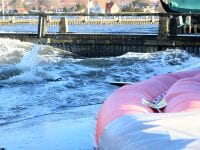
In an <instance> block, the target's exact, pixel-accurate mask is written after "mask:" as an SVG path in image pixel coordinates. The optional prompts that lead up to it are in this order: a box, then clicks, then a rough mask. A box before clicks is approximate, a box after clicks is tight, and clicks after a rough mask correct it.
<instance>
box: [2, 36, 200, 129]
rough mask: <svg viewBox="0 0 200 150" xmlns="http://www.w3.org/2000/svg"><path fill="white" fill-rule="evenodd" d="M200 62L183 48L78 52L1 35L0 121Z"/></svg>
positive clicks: (62, 106) (100, 95)
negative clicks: (93, 55) (120, 52)
mask: <svg viewBox="0 0 200 150" xmlns="http://www.w3.org/2000/svg"><path fill="white" fill-rule="evenodd" d="M196 67H200V59H199V58H198V57H195V56H191V55H190V54H188V53H187V52H185V51H184V50H170V49H168V50H167V51H165V52H158V53H146V54H142V53H127V54H125V55H123V56H120V57H110V58H85V59H83V58H78V57H76V56H75V55H73V54H71V53H70V52H66V51H63V50H60V49H55V48H52V47H50V46H44V45H37V44H32V43H25V42H20V41H18V40H11V39H0V125H5V124H8V123H12V122H15V121H20V120H23V119H27V118H34V117H35V116H42V115H45V114H52V113H56V112H60V111H63V110H67V109H70V108H71V107H79V106H83V105H93V104H99V103H102V102H103V101H104V99H105V98H106V97H107V96H108V95H109V94H111V92H113V91H114V90H115V89H116V88H117V87H115V86H113V85H110V84H109V83H108V81H129V82H136V81H141V80H144V79H146V78H150V77H152V76H153V75H157V74H161V73H167V72H175V71H178V70H182V69H191V68H196Z"/></svg>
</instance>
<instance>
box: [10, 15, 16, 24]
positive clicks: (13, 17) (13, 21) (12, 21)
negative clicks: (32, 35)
mask: <svg viewBox="0 0 200 150" xmlns="http://www.w3.org/2000/svg"><path fill="white" fill-rule="evenodd" d="M15 22H16V19H15V16H11V23H13V24H14V23H15Z"/></svg>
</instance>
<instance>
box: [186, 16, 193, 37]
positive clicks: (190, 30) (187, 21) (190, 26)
mask: <svg viewBox="0 0 200 150" xmlns="http://www.w3.org/2000/svg"><path fill="white" fill-rule="evenodd" d="M191 20H192V19H191V16H187V17H186V20H185V24H186V25H187V26H188V33H189V34H191V33H192V23H191V22H192V21H191Z"/></svg>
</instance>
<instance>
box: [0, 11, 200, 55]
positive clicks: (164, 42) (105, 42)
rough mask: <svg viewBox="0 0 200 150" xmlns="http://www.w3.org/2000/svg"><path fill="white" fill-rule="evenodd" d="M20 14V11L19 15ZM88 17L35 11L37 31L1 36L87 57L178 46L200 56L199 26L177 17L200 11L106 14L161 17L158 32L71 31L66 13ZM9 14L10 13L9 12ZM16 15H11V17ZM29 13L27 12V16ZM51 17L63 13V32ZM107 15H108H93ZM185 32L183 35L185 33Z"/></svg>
mask: <svg viewBox="0 0 200 150" xmlns="http://www.w3.org/2000/svg"><path fill="white" fill-rule="evenodd" d="M20 15H21V14H17V16H20ZM75 15H76V16H78V17H87V16H88V14H36V15H35V16H37V17H38V21H37V22H38V32H37V33H1V34H0V36H1V37H5V38H13V39H20V40H22V41H29V42H38V43H42V44H48V45H51V46H54V47H57V48H60V49H63V50H67V51H70V52H73V53H75V54H77V55H80V56H84V57H107V56H119V55H122V54H124V53H126V52H156V51H161V50H166V49H167V48H173V49H176V48H179V49H183V50H187V51H188V52H190V53H194V54H197V55H200V34H199V33H200V25H199V24H198V23H197V24H195V23H193V22H192V20H191V22H190V24H184V25H182V26H179V24H178V18H180V16H182V17H185V18H186V17H191V18H193V17H195V18H198V17H199V18H200V14H166V13H154V14H149V13H131V14H130V13H128V14H106V16H115V17H116V16H117V17H121V16H145V17H149V18H151V17H152V16H153V17H156V18H158V19H159V20H158V23H159V29H158V31H159V32H158V34H154V35H153V34H139V35H136V34H131V33H70V32H68V30H67V29H66V28H67V25H68V24H69V20H68V19H66V16H67V17H68V16H75ZM7 16H8V15H7ZM12 16H16V14H12V15H10V17H12ZM25 16H28V15H25ZM48 16H61V18H62V19H60V22H59V28H60V29H59V31H60V33H48V32H47V28H48ZM90 16H103V17H104V16H105V14H96V15H95V14H90ZM183 33H184V34H183Z"/></svg>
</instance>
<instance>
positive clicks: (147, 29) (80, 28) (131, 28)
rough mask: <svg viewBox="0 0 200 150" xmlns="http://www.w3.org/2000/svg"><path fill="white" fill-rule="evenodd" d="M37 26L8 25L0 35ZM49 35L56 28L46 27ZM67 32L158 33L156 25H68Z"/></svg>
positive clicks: (1, 27)
mask: <svg viewBox="0 0 200 150" xmlns="http://www.w3.org/2000/svg"><path fill="white" fill-rule="evenodd" d="M37 29H38V27H37V25H10V26H0V33H4V32H19V33H20V32H29V33H36V32H37ZM48 32H49V33H55V32H59V27H58V26H51V27H48ZM69 32H77V33H80V32H81V33H93V32H96V33H104V32H107V33H116V32H117V33H137V34H140V33H141V34H142V33H145V34H149V33H153V34H156V33H158V25H69Z"/></svg>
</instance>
